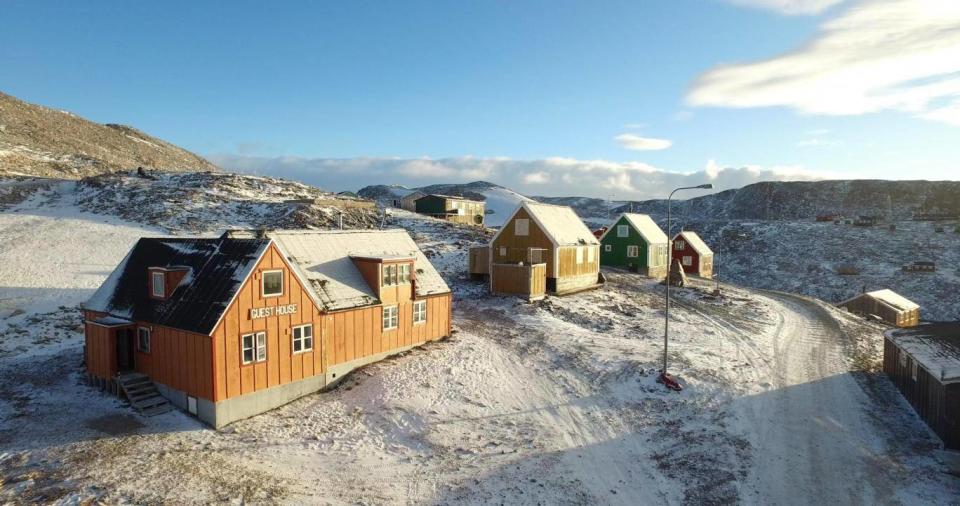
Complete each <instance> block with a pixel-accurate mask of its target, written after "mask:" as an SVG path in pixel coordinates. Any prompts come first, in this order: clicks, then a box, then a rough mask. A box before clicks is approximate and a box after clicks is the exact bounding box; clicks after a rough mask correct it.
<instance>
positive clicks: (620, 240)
mask: <svg viewBox="0 0 960 506" xmlns="http://www.w3.org/2000/svg"><path fill="white" fill-rule="evenodd" d="M669 242H670V241H669V240H668V239H667V234H664V233H663V230H660V227H659V226H657V223H656V222H655V221H653V219H651V218H650V217H649V216H647V215H646V214H635V213H623V214H621V215H620V217H619V218H617V221H615V222H613V225H610V228H608V229H607V231H606V232H605V233H604V234H603V236H602V237H600V244H601V246H600V265H605V266H610V267H621V268H624V269H629V270H631V271H634V272H639V273H641V274H644V275H647V276H650V277H652V278H664V277H666V276H667V248H668V247H669Z"/></svg>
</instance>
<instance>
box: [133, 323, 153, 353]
mask: <svg viewBox="0 0 960 506" xmlns="http://www.w3.org/2000/svg"><path fill="white" fill-rule="evenodd" d="M144 337H146V341H144ZM151 337H152V332H151V331H150V328H149V327H137V351H139V352H140V353H150V340H151V339H150V338H151ZM144 342H146V346H144Z"/></svg>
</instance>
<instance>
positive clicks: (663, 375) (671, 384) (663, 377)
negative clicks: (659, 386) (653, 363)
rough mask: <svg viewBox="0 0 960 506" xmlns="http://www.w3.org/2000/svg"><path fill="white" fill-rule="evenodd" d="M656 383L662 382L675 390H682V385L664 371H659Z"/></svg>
mask: <svg viewBox="0 0 960 506" xmlns="http://www.w3.org/2000/svg"><path fill="white" fill-rule="evenodd" d="M657 383H663V386H665V387H667V388H669V389H670V390H675V391H677V392H679V391H681V390H683V387H682V386H680V383H677V380H675V379H673V376H670V375H669V374H667V373H665V372H662V373H660V376H659V377H658V378H657Z"/></svg>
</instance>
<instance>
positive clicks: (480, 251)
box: [470, 246, 490, 276]
mask: <svg viewBox="0 0 960 506" xmlns="http://www.w3.org/2000/svg"><path fill="white" fill-rule="evenodd" d="M484 274H490V246H475V247H473V248H470V275H471V276H482V275H484Z"/></svg>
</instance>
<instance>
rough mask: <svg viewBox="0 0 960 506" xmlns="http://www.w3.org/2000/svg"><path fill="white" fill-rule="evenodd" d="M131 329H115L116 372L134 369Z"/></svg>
mask: <svg viewBox="0 0 960 506" xmlns="http://www.w3.org/2000/svg"><path fill="white" fill-rule="evenodd" d="M133 338H134V335H133V330H132V329H117V372H126V371H132V370H133V368H134V365H135V364H134V357H135V355H134V342H133Z"/></svg>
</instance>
